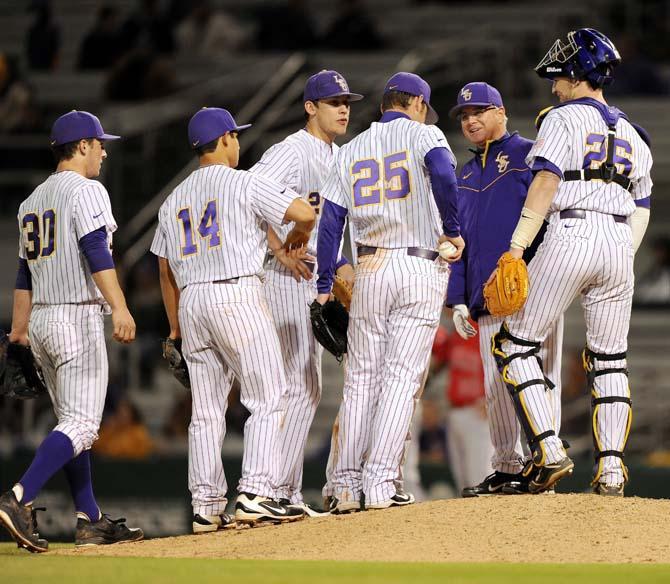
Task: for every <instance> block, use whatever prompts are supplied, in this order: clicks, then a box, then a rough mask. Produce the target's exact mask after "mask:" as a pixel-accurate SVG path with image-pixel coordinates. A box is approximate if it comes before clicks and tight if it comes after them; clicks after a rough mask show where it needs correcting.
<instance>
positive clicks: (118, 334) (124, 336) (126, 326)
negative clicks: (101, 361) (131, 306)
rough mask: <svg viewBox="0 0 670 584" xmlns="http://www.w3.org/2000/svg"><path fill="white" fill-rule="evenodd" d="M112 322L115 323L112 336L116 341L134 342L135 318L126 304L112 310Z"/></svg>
mask: <svg viewBox="0 0 670 584" xmlns="http://www.w3.org/2000/svg"><path fill="white" fill-rule="evenodd" d="M112 324H113V325H114V334H113V335H112V336H113V338H114V340H115V341H118V342H119V343H132V342H133V341H134V340H135V320H134V319H133V317H132V315H131V314H130V311H129V310H128V309H127V308H126V307H125V306H124V307H123V308H117V309H116V310H112Z"/></svg>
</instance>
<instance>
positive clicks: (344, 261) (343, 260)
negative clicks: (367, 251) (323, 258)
mask: <svg viewBox="0 0 670 584" xmlns="http://www.w3.org/2000/svg"><path fill="white" fill-rule="evenodd" d="M350 263H351V262H350V261H349V260H348V258H347V256H345V255H344V254H343V255H341V256H340V259H339V260H337V263H336V264H335V270H339V269H340V268H341V267H342V266H344V265H346V264H350Z"/></svg>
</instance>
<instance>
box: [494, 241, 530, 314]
mask: <svg viewBox="0 0 670 584" xmlns="http://www.w3.org/2000/svg"><path fill="white" fill-rule="evenodd" d="M528 285H529V282H528V270H527V269H526V262H524V261H523V259H516V258H515V257H514V256H512V254H510V253H509V252H505V253H504V254H503V255H502V256H501V257H500V259H499V260H498V266H497V267H496V271H495V276H494V278H493V279H492V280H491V281H490V282H489V283H488V284H486V285H485V286H484V298H485V299H486V309H487V310H488V311H489V313H490V314H491V315H492V316H508V315H510V314H514V313H515V312H516V311H517V310H520V309H521V308H522V307H523V305H524V304H525V302H526V298H527V297H528Z"/></svg>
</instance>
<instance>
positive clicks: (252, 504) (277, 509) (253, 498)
mask: <svg viewBox="0 0 670 584" xmlns="http://www.w3.org/2000/svg"><path fill="white" fill-rule="evenodd" d="M304 517H305V512H304V511H303V510H302V509H298V508H297V507H294V506H290V505H284V504H282V503H280V502H279V501H275V500H274V499H270V498H268V497H261V496H260V495H252V494H251V493H240V494H239V495H238V497H237V502H236V503H235V521H236V522H237V523H244V524H247V525H257V524H260V523H288V522H291V521H299V520H300V519H304Z"/></svg>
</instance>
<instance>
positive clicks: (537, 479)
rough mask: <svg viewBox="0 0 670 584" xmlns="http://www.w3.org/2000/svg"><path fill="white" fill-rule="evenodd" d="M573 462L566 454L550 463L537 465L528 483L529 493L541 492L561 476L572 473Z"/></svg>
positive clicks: (549, 487) (550, 486)
mask: <svg viewBox="0 0 670 584" xmlns="http://www.w3.org/2000/svg"><path fill="white" fill-rule="evenodd" d="M574 468H575V463H574V462H572V460H571V459H570V458H569V457H568V456H566V457H564V458H562V459H561V460H559V461H558V462H554V463H552V464H546V465H544V466H540V467H538V472H537V474H535V476H534V477H533V478H532V479H531V481H530V484H529V485H528V487H529V490H530V492H531V493H533V494H535V493H543V492H544V491H548V490H549V489H551V488H552V487H553V486H554V485H555V484H556V483H557V482H558V481H560V480H561V479H562V478H563V477H566V476H568V475H571V474H572V471H573V469H574Z"/></svg>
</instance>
